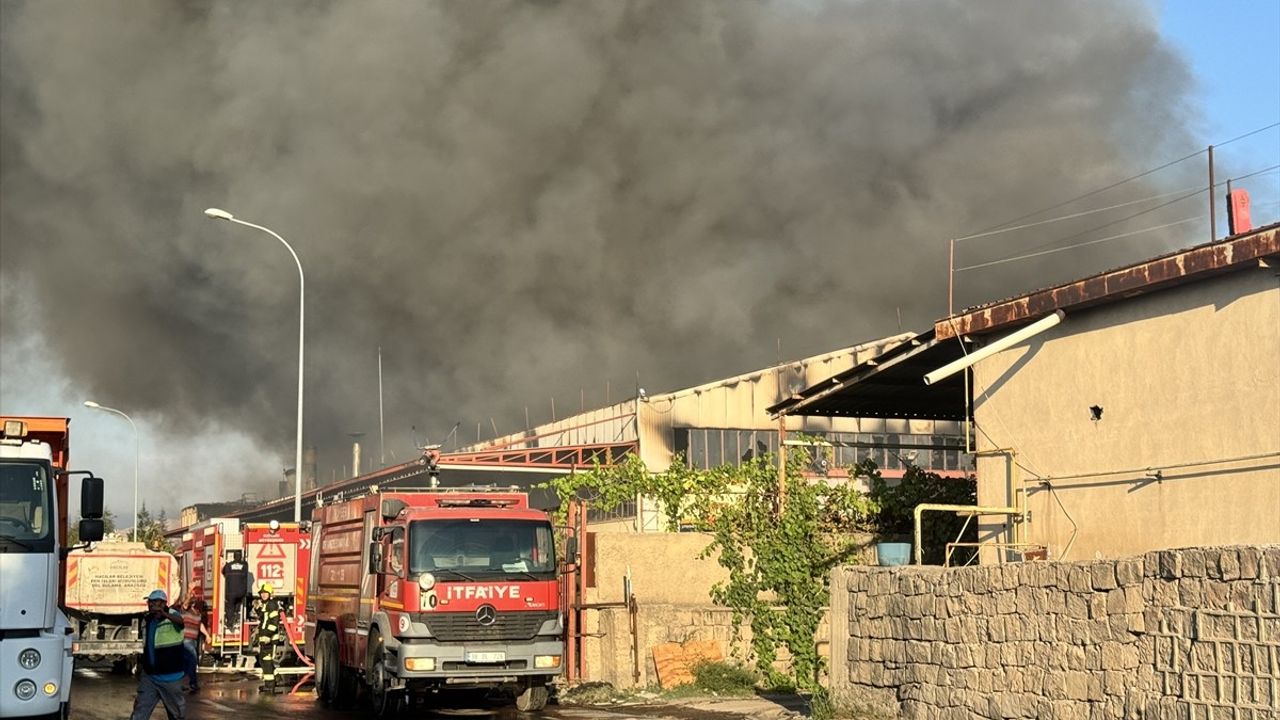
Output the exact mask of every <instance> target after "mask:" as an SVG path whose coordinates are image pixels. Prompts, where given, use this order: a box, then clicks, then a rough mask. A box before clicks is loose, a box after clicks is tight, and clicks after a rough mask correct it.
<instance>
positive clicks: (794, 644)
mask: <svg viewBox="0 0 1280 720" xmlns="http://www.w3.org/2000/svg"><path fill="white" fill-rule="evenodd" d="M808 461H809V458H808V457H807V456H806V455H805V453H803V452H793V453H792V454H791V461H790V462H788V464H787V472H786V481H785V482H786V488H785V501H781V502H780V501H779V498H780V493H779V472H778V468H777V466H776V461H775V459H774V458H773V457H772V456H768V455H766V456H761V457H758V458H755V459H753V460H751V461H749V462H747V463H745V464H743V465H740V466H732V465H725V466H721V467H717V468H712V469H709V470H696V469H692V468H689V467H687V466H686V465H685V464H684V463H683V462H682V461H681V460H679V459H677V461H676V462H675V463H673V464H672V465H671V467H669V468H667V470H665V471H663V472H660V473H649V472H648V470H647V469H646V468H645V466H644V463H643V462H641V461H640V460H639V458H636V457H634V456H632V457H629V458H627V460H626V461H624V462H623V463H621V464H620V465H617V466H613V467H596V468H594V469H593V470H591V471H589V472H587V473H583V474H575V475H570V476H563V477H560V478H557V479H555V480H553V481H551V482H550V483H549V485H550V486H551V487H552V488H553V489H554V490H555V491H556V492H557V494H558V495H559V496H560V497H561V499H562V500H567V499H570V498H579V499H582V500H585V501H587V502H589V503H590V504H591V505H592V506H593V507H596V508H599V509H601V510H606V511H607V510H610V509H613V508H616V507H617V506H618V505H620V504H622V503H623V502H627V501H630V500H633V499H635V498H636V497H637V496H647V497H652V498H656V499H658V500H659V501H660V502H661V503H662V508H663V512H664V514H665V517H666V521H667V525H668V529H670V530H680V529H692V530H698V531H702V532H706V533H708V534H710V535H711V538H712V539H711V542H710V544H709V545H708V546H707V548H706V549H705V550H704V551H703V556H704V557H709V556H712V555H715V556H716V558H717V561H718V562H719V564H720V565H721V566H722V567H724V568H725V569H727V570H728V571H729V579H728V580H727V581H725V582H722V583H718V584H717V585H715V586H714V587H713V588H712V592H711V599H712V600H713V601H714V602H716V603H718V604H721V605H724V606H726V607H729V608H731V609H733V610H734V617H735V621H736V622H737V623H739V624H740V623H742V622H744V621H745V622H747V623H749V624H750V627H751V632H752V650H753V655H754V658H753V659H754V661H755V665H756V668H757V670H759V671H760V673H761V674H762V675H763V676H764V677H765V678H766V680H767V681H769V682H770V683H772V684H790V685H794V686H799V687H805V688H812V687H814V686H815V684H816V678H817V676H818V669H819V658H818V655H817V648H816V646H815V644H814V636H815V634H816V633H817V630H818V624H819V622H821V619H822V608H823V607H824V606H825V605H826V602H827V585H828V574H829V572H830V570H831V568H832V567H834V566H835V565H836V564H838V563H840V562H842V561H844V560H846V559H847V558H849V557H850V556H851V555H852V553H853V552H854V551H855V550H856V541H855V539H854V537H853V533H854V531H855V530H856V529H857V528H858V525H859V523H860V522H862V521H865V520H866V519H867V518H869V517H870V515H871V514H872V513H874V512H875V511H876V510H877V508H876V506H875V504H874V503H873V502H872V501H871V500H870V499H869V498H868V497H867V496H865V495H863V494H862V493H859V492H857V491H856V490H855V489H853V487H852V486H851V485H850V484H848V483H841V484H828V483H825V482H815V481H810V480H807V479H806V478H805V477H804V476H803V469H804V468H805V467H806V466H807V464H808ZM562 507H563V503H562ZM783 648H785V649H786V650H787V651H788V653H789V655H790V660H791V662H790V664H789V667H790V670H791V672H790V675H782V674H780V673H779V672H778V670H777V669H776V668H775V667H774V661H775V660H777V659H778V656H779V651H780V650H781V649H783Z"/></svg>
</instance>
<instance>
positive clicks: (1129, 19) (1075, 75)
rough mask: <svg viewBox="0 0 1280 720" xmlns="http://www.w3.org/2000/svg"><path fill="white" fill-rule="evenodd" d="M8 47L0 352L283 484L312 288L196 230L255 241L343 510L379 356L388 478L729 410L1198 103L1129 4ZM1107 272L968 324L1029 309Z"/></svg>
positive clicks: (60, 11)
mask: <svg viewBox="0 0 1280 720" xmlns="http://www.w3.org/2000/svg"><path fill="white" fill-rule="evenodd" d="M0 11H2V17H0V20H2V21H3V22H2V24H0V28H2V29H0V33H2V35H0V40H2V42H0V63H2V66H0V67H2V69H3V75H2V77H0V81H2V82H0V154H2V156H0V163H2V164H0V172H2V176H0V183H2V184H0V193H2V198H0V199H2V200H3V203H2V208H0V233H2V239H3V279H4V294H3V298H4V303H3V312H2V314H0V319H2V320H3V326H4V338H5V341H6V342H7V343H8V342H15V341H16V339H17V338H20V337H25V336H27V335H37V336H40V337H41V338H42V342H43V343H45V344H46V345H47V346H48V348H49V349H50V351H51V352H52V353H53V354H54V355H55V356H56V357H57V358H58V360H59V362H60V363H61V365H62V370H63V371H64V372H65V373H66V375H67V377H68V378H70V380H71V381H72V382H73V383H75V384H77V385H78V386H79V387H82V388H84V391H85V392H86V393H88V394H90V395H92V396H94V397H98V398H99V399H101V400H103V401H104V402H106V401H107V400H108V399H118V402H121V403H127V404H128V405H129V406H130V407H132V408H135V409H136V410H138V411H142V412H147V413H150V414H151V415H152V416H156V417H163V418H164V419H165V423H166V425H167V427H169V428H170V429H172V430H173V431H174V432H175V433H181V432H186V431H188V430H191V429H193V428H199V427H202V426H203V423H205V422H207V421H209V420H210V419H212V420H216V421H218V422H220V423H223V424H225V425H227V426H230V427H237V428H241V429H243V431H245V432H246V433H247V434H248V435H250V436H251V437H254V438H257V439H258V441H259V442H260V443H261V445H262V446H263V447H265V448H271V449H278V452H279V456H280V457H281V458H282V460H284V462H285V463H286V464H291V457H292V437H293V403H294V388H295V385H294V383H295V382H296V379H295V378H296V376H295V372H296V355H295V352H296V328H297V325H296V323H297V277H296V271H295V269H294V267H293V266H292V263H291V260H290V258H289V257H288V255H287V253H286V252H285V250H284V248H282V247H280V246H279V244H278V243H276V242H275V241H274V240H272V239H271V238H270V237H267V236H266V235H262V234H260V233H257V232H255V231H252V230H250V229H248V228H243V227H239V226H234V225H231V224H227V223H221V222H214V221H212V220H209V219H207V218H205V217H204V216H203V215H202V211H203V210H204V209H205V208H206V207H209V206H217V207H223V208H226V209H228V210H230V211H231V212H233V213H235V214H236V215H237V216H238V217H242V218H244V219H246V220H249V221H252V222H257V223H261V224H263V225H266V226H269V227H271V228H272V229H274V230H276V231H277V232H279V233H280V234H281V235H283V236H284V237H285V238H286V239H288V240H289V241H290V242H291V243H292V244H293V245H294V247H295V248H296V249H297V251H298V253H299V255H300V257H301V258H302V263H303V265H304V268H305V271H306V278H307V319H308V324H307V325H308V327H307V347H308V350H307V359H308V363H307V406H308V412H307V422H308V437H309V444H310V443H311V442H314V443H316V444H318V445H320V446H321V447H322V448H327V449H329V450H328V451H327V452H328V457H329V461H328V462H327V463H326V464H325V466H322V468H321V474H322V479H327V478H328V470H327V469H326V467H327V466H328V465H333V464H336V463H340V462H342V460H341V455H340V454H336V453H337V449H340V448H341V447H342V446H344V445H345V444H346V443H347V442H348V439H347V438H346V433H348V432H353V431H364V432H368V433H370V434H371V437H372V436H375V435H376V432H377V375H376V352H377V351H376V348H377V347H378V346H382V348H383V352H384V362H385V364H384V372H385V386H386V399H387V410H386V416H387V438H388V446H389V447H392V448H393V449H396V451H397V452H398V457H399V458H400V459H402V460H403V459H404V458H405V453H406V452H408V451H409V449H410V446H409V443H410V437H409V434H410V433H409V428H410V427H411V426H416V427H417V429H418V430H417V432H418V437H417V439H418V440H422V439H423V437H422V436H423V435H424V434H426V435H428V436H430V439H431V440H432V441H439V440H440V439H442V437H443V435H444V433H446V432H447V431H448V430H449V428H450V427H452V426H453V425H454V423H455V421H459V420H460V421H462V428H463V430H464V437H466V436H467V435H468V434H469V433H470V432H473V431H474V428H475V423H476V421H478V420H482V421H483V422H484V427H485V431H486V433H490V432H491V428H490V418H493V419H494V420H493V422H494V423H496V424H497V426H498V430H499V431H501V432H509V431H511V430H513V429H515V428H516V427H518V426H522V425H523V423H524V407H525V406H530V407H531V408H532V410H531V415H532V419H533V421H534V422H537V421H540V420H546V419H547V417H548V415H549V401H548V398H549V396H551V395H553V394H554V395H556V396H557V397H558V399H559V403H558V411H559V414H560V415H561V416H563V415H564V414H566V413H567V412H570V411H576V410H577V406H578V403H579V398H580V394H579V389H580V388H581V387H584V386H585V387H586V392H585V396H586V403H587V406H588V407H590V406H593V405H598V404H601V403H602V402H603V400H604V397H603V396H604V386H605V384H606V382H611V383H612V387H613V388H614V390H613V399H614V400H616V399H618V398H619V397H621V396H623V395H629V394H631V392H632V391H633V390H634V383H635V378H636V374H637V373H639V375H640V378H641V379H642V381H643V384H644V385H646V386H647V387H650V388H673V387H678V386H680V385H682V384H692V383H696V382H701V381H705V380H708V379H711V378H714V377H717V376H723V375H729V374H733V373H738V372H742V371H745V370H750V369H752V368H755V367H761V366H765V365H768V364H770V363H772V362H773V361H774V360H775V358H776V355H777V352H778V350H777V344H776V343H777V341H778V340H779V339H780V340H781V343H782V347H783V354H784V355H785V356H788V357H798V356H801V355H805V354H809V353H815V352H821V351H825V350H829V349H832V348H835V347H839V346H841V345H846V344H852V343H854V342H858V341H862V340H865V339H868V338H871V337H876V336H879V335H884V334H889V333H893V332H897V331H898V321H897V313H896V312H895V310H896V309H899V308H900V311H901V314H902V318H903V321H904V325H905V327H906V329H911V328H912V327H923V326H924V324H925V323H926V322H928V321H930V320H932V319H933V318H934V317H937V316H939V315H941V314H942V313H943V312H944V310H945V291H946V275H945V267H946V254H945V253H946V239H947V238H948V237H952V236H954V235H956V234H959V233H963V232H966V231H972V230H975V229H982V228H983V227H986V226H987V225H990V224H993V223H995V222H999V221H1003V220H1005V219H1007V218H1008V217H1012V216H1016V215H1018V214H1020V213H1021V212H1024V211H1026V210H1028V209H1033V208H1036V207H1040V206H1043V205H1046V204H1049V203H1052V202H1054V201H1056V200H1059V199H1062V198H1063V197H1068V196H1070V195H1072V194H1075V193H1077V192H1080V191H1082V190H1087V189H1091V188H1093V187H1097V186H1099V185H1101V184H1105V183H1107V182H1110V181H1113V180H1115V179H1117V178H1121V177H1124V176H1126V175H1128V174H1130V173H1131V172H1133V171H1135V170H1141V169H1144V168H1145V167H1148V166H1149V165H1150V164H1153V163H1154V162H1158V161H1160V160H1163V159H1165V158H1167V157H1169V155H1168V153H1170V152H1175V151H1176V152H1179V153H1180V152H1185V149H1186V148H1187V146H1188V140H1187V135H1186V134H1185V132H1184V129H1183V128H1184V127H1185V125H1186V118H1185V117H1184V116H1185V108H1184V104H1185V102H1186V98H1187V88H1188V82H1187V78H1186V73H1185V71H1184V69H1183V66H1182V64H1181V62H1180V61H1179V60H1178V59H1177V58H1176V57H1174V56H1173V55H1172V53H1171V50H1170V48H1169V47H1168V46H1167V45H1166V44H1165V43H1164V42H1163V41H1162V40H1161V39H1160V38H1159V36H1158V34H1157V32H1156V29H1155V22H1154V19H1153V17H1152V15H1151V11H1150V9H1149V8H1147V7H1146V6H1145V5H1143V4H1139V3H1133V2H1114V1H1113V0H1092V1H1084V2H1073V3H1026V2H1003V1H1001V2H995V1H991V0H964V1H960V0H953V1H951V2H935V1H933V0H928V1H926V0H902V1H900V2H892V3H885V2H853V1H849V2H837V1H830V2H821V1H818V0H812V1H805V0H758V1H750V2H749V1H746V0H708V1H705V2H685V3H673V2H666V1H663V0H648V1H646V0H635V1H630V2H622V1H619V2H555V1H552V0H540V1H533V0H508V1H497V0H494V1H487V0H480V1H472V0H465V1H464V0H457V1H454V2H448V1H441V2H384V3H365V2H308V3H303V2H284V1H282V2H271V3H248V2H212V3H209V2H206V3H174V2H169V1H168V0H151V1H147V0H137V1H136V2H129V3H109V2H59V3H45V2H28V3H22V2H6V3H3V5H2V6H0ZM1150 190H1151V188H1150V186H1148V187H1146V189H1145V191H1147V192H1149V191H1150ZM1134 192H1135V193H1137V194H1135V195H1134V197H1139V196H1141V193H1142V192H1144V189H1143V188H1137V189H1136V190H1135V191H1134ZM1153 222H1154V221H1153ZM1044 239H1046V238H1045V237H1041V236H1032V237H1030V238H1029V239H1028V238H1027V237H1025V236H1024V237H1023V238H1022V239H1021V241H1022V242H1024V243H1028V242H1029V243H1032V244H1034V243H1035V242H1040V241H1043V240H1044ZM1137 240H1141V238H1138V239H1137ZM1153 240H1155V241H1159V240H1160V238H1159V237H1156V238H1153ZM1024 246H1025V245H1024ZM1103 247H1107V248H1110V246H1109V245H1108V246H1100V247H1099V248H1097V249H1095V250H1093V251H1091V252H1089V253H1087V254H1086V255H1085V256H1084V257H1083V258H1080V257H1075V256H1072V257H1073V258H1074V259H1070V260H1065V259H1064V258H1067V257H1068V256H1066V255H1064V256H1060V257H1057V258H1053V259H1051V260H1050V261H1047V262H1045V263H1043V264H1035V263H1032V264H1026V263H1023V264H1021V265H1013V264H1011V265H1008V266H1002V267H1001V269H1000V271H999V272H993V273H990V274H983V275H973V276H971V277H968V278H967V280H966V282H968V283H971V284H970V285H966V286H963V287H962V290H964V291H965V292H967V293H968V297H967V298H966V299H967V300H974V301H977V300H984V299H990V298H992V297H998V296H999V293H1001V292H1008V291H1012V290H1016V289H1024V288H1026V287H1028V286H1038V285H1043V284H1045V282H1047V281H1048V280H1050V279H1052V278H1050V277H1048V276H1047V274H1046V273H1048V272H1049V271H1050V270H1052V271H1053V272H1057V273H1067V274H1070V273H1071V272H1074V271H1076V270H1080V269H1095V268H1096V267H1098V266H1100V265H1105V264H1107V261H1108V260H1109V258H1108V257H1105V256H1101V255H1100V254H1099V253H1102V252H1104V250H1103V249H1102V248H1103ZM1016 249H1017V248H1016V247H1014V248H1011V247H1010V246H1008V245H1004V246H1001V245H998V244H997V245H995V246H992V247H991V249H988V250H984V251H983V252H987V253H989V254H990V255H991V256H999V255H1000V254H1009V253H1011V252H1013V251H1015V250H1016ZM1152 249H1153V246H1152V245H1147V246H1144V247H1140V248H1138V249H1135V246H1134V245H1132V244H1130V245H1128V246H1127V250H1126V251H1125V252H1128V253H1130V254H1131V255H1136V256H1141V255H1145V254H1149V251H1150V250H1152ZM1108 251H1109V250H1108ZM1072 262H1079V263H1083V265H1075V266H1073V265H1071V263H1072ZM1058 279H1061V277H1059V278H1058ZM468 427H470V428H471V430H470V431H467V430H466V428H468ZM368 455H369V453H367V452H366V457H367V456H368ZM273 470H274V469H273ZM201 499H203V498H201Z"/></svg>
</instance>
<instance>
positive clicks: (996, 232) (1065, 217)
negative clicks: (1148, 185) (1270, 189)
mask: <svg viewBox="0 0 1280 720" xmlns="http://www.w3.org/2000/svg"><path fill="white" fill-rule="evenodd" d="M1277 168H1280V165H1272V166H1271V167H1269V168H1264V169H1262V170H1259V171H1257V172H1252V173H1249V174H1248V175H1241V176H1239V177H1233V178H1227V179H1226V180H1222V181H1221V182H1216V183H1214V185H1213V186H1214V188H1219V187H1225V186H1226V185H1227V183H1230V182H1236V181H1238V180H1244V179H1246V178H1251V177H1255V176H1257V175H1270V174H1272V173H1274V172H1275V171H1276V169H1277ZM1200 190H1201V189H1200V188H1199V187H1190V188H1183V189H1182V190H1172V191H1170V192H1166V193H1160V194H1159V195H1149V196H1147V197H1144V198H1138V199H1137V200H1130V201H1128V202H1122V203H1117V204H1115V205H1108V206H1107V207H1101V208H1094V209H1093V210H1082V211H1080V212H1077V213H1071V214H1070V215H1059V216H1058V217H1054V218H1049V219H1048V220H1039V221H1036V222H1033V223H1027V224H1026V225H1014V226H1013V227H1007V228H1001V229H999V230H991V231H989V232H982V233H978V234H976V235H966V236H964V237H958V238H956V239H955V241H956V242H961V241H962V240H974V239H977V238H984V237H990V236H992V235H999V234H1001V233H1007V232H1013V231H1015V230H1026V229H1027V228H1033V227H1039V226H1041V225H1049V224H1051V223H1056V222H1062V221H1063V220H1073V219H1075V218H1079V217H1085V216H1086V215H1096V214H1098V213H1102V212H1107V211H1108V210H1118V209H1120V208H1122V207H1129V206H1130V205H1141V204H1142V203H1144V202H1151V201H1152V200H1160V199H1162V198H1167V197H1169V196H1171V195H1178V194H1180V193H1191V194H1196V193H1198V192H1200ZM1193 191H1194V192H1193Z"/></svg>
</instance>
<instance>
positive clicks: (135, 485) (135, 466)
mask: <svg viewBox="0 0 1280 720" xmlns="http://www.w3.org/2000/svg"><path fill="white" fill-rule="evenodd" d="M84 406H85V407H87V408H92V409H94V410H101V411H103V412H109V413H115V414H116V415H119V416H120V417H122V418H124V419H125V420H128V421H129V427H132V428H133V539H134V540H137V539H138V465H139V464H140V463H139V458H140V457H141V453H140V452H139V451H138V426H137V425H134V424H133V418H131V417H129V416H128V415H126V414H124V413H123V412H121V411H119V410H117V409H115V408H109V407H107V406H105V405H99V404H98V403H96V402H94V401H92V400H85V401H84Z"/></svg>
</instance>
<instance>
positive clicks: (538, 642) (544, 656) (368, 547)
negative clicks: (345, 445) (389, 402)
mask: <svg viewBox="0 0 1280 720" xmlns="http://www.w3.org/2000/svg"><path fill="white" fill-rule="evenodd" d="M373 490H374V491H373V492H371V493H370V494H368V495H366V496H364V497H360V498H355V499H351V500H346V501H342V502H336V503H332V504H329V505H325V506H323V507H319V508H317V509H316V510H315V513H314V515H313V523H312V538H313V540H314V552H313V553H312V556H311V561H312V566H311V572H310V585H311V588H310V592H309V593H308V596H307V609H306V629H305V636H306V647H307V653H308V654H309V655H311V656H312V657H313V658H314V661H315V666H316V689H317V693H318V694H319V696H320V699H321V701H322V702H324V703H326V704H337V703H340V702H342V700H343V699H344V698H349V697H351V696H353V695H355V694H356V691H357V690H358V689H359V688H360V686H361V685H363V686H365V688H367V692H368V694H369V697H370V699H371V701H372V705H373V709H374V711H375V712H377V713H378V714H379V715H388V714H393V713H394V712H396V711H397V710H398V709H399V707H400V706H401V705H402V704H406V703H409V702H414V701H423V702H427V701H429V699H430V697H431V696H432V695H433V694H434V693H438V692H439V691H441V690H448V689H472V688H485V689H490V690H501V691H507V692H510V693H511V694H512V695H513V696H514V697H515V703H516V707H517V708H518V709H519V710H521V711H525V712H531V711H537V710H541V709H542V708H543V707H544V706H545V705H546V703H547V699H548V694H549V688H550V685H551V683H552V682H553V681H554V680H555V679H556V677H557V676H559V674H560V671H561V658H562V657H563V654H564V621H563V617H562V615H561V611H560V598H559V590H558V584H557V576H556V572H557V564H556V552H555V542H554V538H555V533H554V531H553V528H552V523H551V518H550V517H549V516H548V515H547V513H546V512H543V511H540V510H536V509H533V508H531V507H530V506H529V501H528V495H527V494H525V493H523V492H520V491H518V490H515V489H512V490H495V489H492V488H458V489H444V488H433V489H424V490H417V491H408V490H406V491H396V492H386V493H378V492H377V491H376V488H374V489H373ZM570 542H571V543H572V541H570ZM572 552H573V548H572V545H570V553H572Z"/></svg>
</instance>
